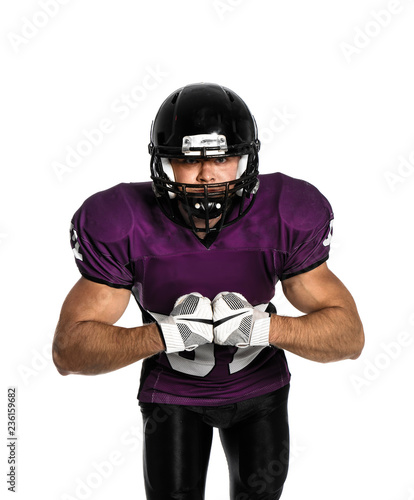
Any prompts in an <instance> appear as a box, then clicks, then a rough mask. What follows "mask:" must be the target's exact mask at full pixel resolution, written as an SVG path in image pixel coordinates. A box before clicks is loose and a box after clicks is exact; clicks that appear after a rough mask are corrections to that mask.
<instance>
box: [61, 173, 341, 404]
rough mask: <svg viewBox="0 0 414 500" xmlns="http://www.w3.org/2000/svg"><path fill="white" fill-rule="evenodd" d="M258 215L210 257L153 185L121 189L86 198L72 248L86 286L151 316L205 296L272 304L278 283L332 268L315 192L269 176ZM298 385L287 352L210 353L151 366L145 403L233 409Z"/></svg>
mask: <svg viewBox="0 0 414 500" xmlns="http://www.w3.org/2000/svg"><path fill="white" fill-rule="evenodd" d="M259 178H260V189H259V191H258V194H257V197H256V200H255V203H254V205H253V207H252V209H251V210H250V212H249V213H248V214H247V215H246V216H245V217H243V219H241V220H240V221H239V222H237V223H236V224H233V225H232V226H229V227H227V228H225V229H223V230H222V231H221V232H220V234H219V235H218V237H217V239H216V240H215V241H214V242H213V243H212V244H211V246H209V247H208V248H207V247H206V246H205V245H204V244H203V243H202V242H201V241H200V240H199V239H198V238H197V237H196V236H195V235H194V234H193V233H192V231H190V230H188V229H186V228H183V227H181V226H179V225H177V224H175V223H173V222H172V221H170V220H169V219H168V218H167V217H166V216H165V215H164V214H163V213H162V212H161V210H160V209H159V208H158V205H157V203H156V200H155V196H154V194H153V191H152V188H151V183H150V182H145V183H131V184H119V185H117V186H115V187H113V188H110V189H108V190H106V191H102V192H99V193H96V194H95V195H93V196H91V197H90V198H88V199H87V200H86V201H85V203H84V204H83V205H82V206H81V208H80V209H79V210H78V211H77V212H76V214H75V215H74V218H73V221H72V225H71V241H72V247H73V251H74V254H75V257H76V263H77V265H78V267H79V270H80V272H81V273H82V275H83V276H84V277H85V278H88V279H90V280H92V281H96V282H98V283H104V284H107V285H109V286H114V287H121V288H128V289H131V290H132V293H133V294H134V296H135V298H136V300H137V301H138V302H139V304H140V305H141V306H142V307H143V308H144V309H146V310H148V311H153V312H158V313H162V314H167V315H168V314H170V312H171V310H172V309H173V306H174V303H175V301H176V299H177V298H178V297H180V296H181V295H184V294H187V293H190V292H199V293H201V294H202V295H204V296H206V297H208V298H210V299H211V300H212V299H213V298H214V297H215V296H216V295H217V294H218V293H220V292H223V291H230V292H239V293H241V294H243V295H244V296H245V297H246V298H247V300H248V301H249V302H250V303H251V304H252V305H254V306H255V305H258V304H264V303H268V302H270V301H271V299H272V298H273V296H274V293H275V286H276V283H277V281H278V280H284V279H286V278H289V277H292V276H295V275H296V274H300V273H303V272H306V271H309V270H311V269H314V268H315V267H317V266H319V265H320V264H322V263H323V262H325V261H326V260H327V258H328V253H329V241H330V235H331V220H332V219H333V214H332V209H331V207H330V205H329V202H328V201H327V200H326V198H325V197H324V196H323V195H322V194H321V193H320V192H319V191H318V190H317V189H316V188H315V187H314V186H312V185H311V184H309V183H307V182H305V181H302V180H298V179H293V178H291V177H288V176H286V175H284V174H280V173H276V174H267V175H261V176H259ZM289 380H290V374H289V370H288V367H287V363H286V359H285V355H284V352H283V351H282V350H281V349H277V348H275V347H273V346H269V347H248V348H243V349H238V348H236V347H228V346H219V345H216V344H206V345H203V346H200V347H198V348H197V349H195V350H194V351H191V352H186V351H183V352H180V353H171V354H166V353H164V352H162V353H159V354H157V355H155V356H152V357H150V358H147V359H146V360H144V362H143V367H142V376H141V384H140V389H139V394H138V396H139V399H140V401H142V402H159V403H170V404H184V405H206V406H208V405H220V404H230V403H234V402H237V401H241V400H244V399H247V398H251V397H255V396H260V395H263V394H266V393H268V392H271V391H274V390H276V389H279V388H280V387H283V386H284V385H286V384H287V383H288V382H289Z"/></svg>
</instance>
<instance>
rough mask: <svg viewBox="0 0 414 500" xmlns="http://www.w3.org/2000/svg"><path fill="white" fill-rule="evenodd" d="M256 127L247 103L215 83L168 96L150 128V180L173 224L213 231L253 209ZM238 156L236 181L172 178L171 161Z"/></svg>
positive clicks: (257, 147)
mask: <svg viewBox="0 0 414 500" xmlns="http://www.w3.org/2000/svg"><path fill="white" fill-rule="evenodd" d="M259 149H260V142H259V140H258V138H257V127H256V123H255V121H254V118H253V116H252V115H251V113H250V111H249V110H248V108H247V106H246V104H245V103H244V102H243V101H242V100H241V99H240V97H238V96H237V95H236V94H235V93H234V92H232V91H230V90H229V89H226V88H224V87H220V86H219V85H215V84H194V85H188V86H186V87H183V88H182V89H179V90H177V91H176V92H174V93H173V94H171V95H170V96H169V97H168V98H167V99H166V100H165V101H164V103H163V104H162V105H161V107H160V109H159V111H158V113H157V116H156V118H155V120H154V122H153V124H152V128H151V142H150V144H149V152H150V154H151V179H152V181H153V190H154V193H155V195H156V198H157V201H158V204H159V206H160V208H161V209H162V211H163V212H164V214H165V215H166V216H167V217H168V218H169V219H171V220H172V221H173V222H175V223H177V224H179V225H181V226H184V227H187V228H189V229H190V230H192V231H193V232H194V233H195V234H196V235H199V236H201V237H202V235H206V234H209V233H215V234H217V233H218V232H219V231H221V229H223V228H224V227H227V226H229V225H231V224H234V223H235V222H237V221H238V220H240V219H241V218H242V217H243V216H244V215H245V214H246V213H247V212H248V211H249V210H250V208H251V207H252V205H253V202H254V199H255V196H256V192H257V189H258V184H259V183H258V179H257V175H258V151H259ZM233 156H238V157H240V159H239V168H238V171H237V175H236V179H231V180H229V181H227V182H220V183H211V184H209V183H198V184H184V183H180V182H176V181H175V178H174V173H173V169H172V166H171V163H170V159H194V160H203V161H207V160H210V159H213V158H223V157H233Z"/></svg>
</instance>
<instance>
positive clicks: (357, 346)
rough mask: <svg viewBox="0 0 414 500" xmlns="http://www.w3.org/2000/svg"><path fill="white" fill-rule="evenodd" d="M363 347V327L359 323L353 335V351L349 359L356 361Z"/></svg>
mask: <svg viewBox="0 0 414 500" xmlns="http://www.w3.org/2000/svg"><path fill="white" fill-rule="evenodd" d="M364 345H365V334H364V327H363V326H362V323H361V322H359V325H358V327H357V329H356V332H355V334H354V341H353V349H352V354H351V356H349V359H358V358H359V357H360V356H361V353H362V351H363V349H364Z"/></svg>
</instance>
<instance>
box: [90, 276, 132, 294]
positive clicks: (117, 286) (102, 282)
mask: <svg viewBox="0 0 414 500" xmlns="http://www.w3.org/2000/svg"><path fill="white" fill-rule="evenodd" d="M81 274H82V276H83V277H84V278H86V279H87V280H89V281H93V282H94V283H99V284H100V285H107V286H110V287H111V288H125V289H126V290H132V285H120V284H119V283H111V282H109V281H105V280H101V279H99V278H95V277H93V276H89V275H88V274H85V273H81Z"/></svg>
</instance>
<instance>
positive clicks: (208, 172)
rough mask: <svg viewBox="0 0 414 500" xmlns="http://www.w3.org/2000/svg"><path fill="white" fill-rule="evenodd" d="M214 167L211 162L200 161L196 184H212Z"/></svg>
mask: <svg viewBox="0 0 414 500" xmlns="http://www.w3.org/2000/svg"><path fill="white" fill-rule="evenodd" d="M214 180H215V166H214V162H213V161H211V160H207V161H202V162H201V164H200V168H199V171H198V175H197V181H198V182H214Z"/></svg>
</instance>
